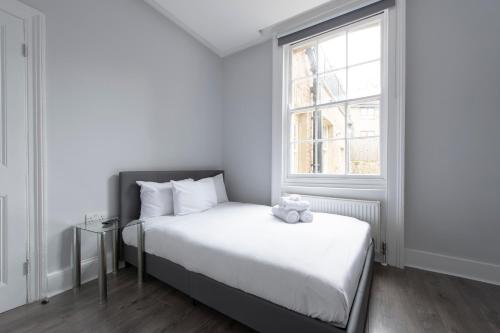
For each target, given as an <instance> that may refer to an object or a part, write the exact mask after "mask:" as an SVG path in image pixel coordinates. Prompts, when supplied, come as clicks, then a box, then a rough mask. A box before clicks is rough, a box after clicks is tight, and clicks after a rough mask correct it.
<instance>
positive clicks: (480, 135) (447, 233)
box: [405, 0, 500, 281]
mask: <svg viewBox="0 0 500 333" xmlns="http://www.w3.org/2000/svg"><path fill="white" fill-rule="evenodd" d="M407 5H408V8H407V10H408V18H407V86H406V88H407V105H406V221H405V223H406V246H407V247H409V248H412V249H417V250H424V251H429V252H434V253H440V254H445V255H451V256H456V257H461V258H468V259H472V260H479V261H485V262H489V263H493V264H497V265H500V248H499V244H500V131H499V125H500V107H499V92H500V34H499V31H500V21H499V20H498V13H500V2H499V1H488V0H481V1H467V0H459V1H458V0H440V1H432V0H419V1H407ZM498 272H499V273H500V267H499V269H498ZM499 276H500V275H499ZM499 279H500V277H499ZM499 281H500V280H499Z"/></svg>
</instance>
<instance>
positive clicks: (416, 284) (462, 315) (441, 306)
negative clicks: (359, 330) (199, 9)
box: [0, 265, 500, 333]
mask: <svg viewBox="0 0 500 333" xmlns="http://www.w3.org/2000/svg"><path fill="white" fill-rule="evenodd" d="M108 282H109V290H108V291H109V294H108V303H107V305H104V306H103V305H99V304H98V300H97V282H96V281H93V282H90V283H88V284H86V285H84V286H83V287H82V290H81V292H80V293H79V294H78V295H74V294H73V292H72V291H69V292H66V293H64V294H61V295H58V296H56V297H53V298H51V299H50V303H49V304H47V305H41V304H30V305H26V306H23V307H20V308H17V309H14V310H11V311H9V312H6V313H4V314H1V315H0V332H65V333H66V332H251V330H250V329H249V328H247V327H245V326H243V325H241V324H239V323H237V322H235V321H233V320H231V319H229V318H227V317H225V316H224V315H222V314H220V313H217V312H216V311H214V310H212V309H210V308H208V307H206V306H204V305H201V304H198V305H196V306H194V305H193V304H192V302H191V300H190V299H189V298H188V297H186V296H185V295H183V294H182V293H180V292H178V291H176V290H174V289H172V288H170V287H168V286H167V285H165V284H163V283H161V282H159V281H157V280H155V279H153V278H151V277H148V278H147V279H146V281H145V283H144V286H143V287H142V288H141V289H139V288H137V286H136V280H135V271H134V269H133V268H126V269H124V270H121V271H120V273H119V274H118V275H117V276H112V275H110V278H109V280H108ZM369 311H370V312H369V319H368V323H367V332H500V287H498V286H492V285H488V284H485V283H480V282H475V281H470V280H465V279H460V278H455V277H450V276H447V275H442V274H436V273H430V272H425V271H420V270H416V269H406V270H399V269H395V268H388V267H382V266H380V265H376V268H375V278H374V281H373V291H372V296H371V302H370V310H369Z"/></svg>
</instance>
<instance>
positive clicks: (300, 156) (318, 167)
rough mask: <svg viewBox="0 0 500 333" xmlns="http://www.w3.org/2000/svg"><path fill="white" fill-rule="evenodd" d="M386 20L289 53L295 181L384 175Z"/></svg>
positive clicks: (290, 145) (336, 33)
mask: <svg viewBox="0 0 500 333" xmlns="http://www.w3.org/2000/svg"><path fill="white" fill-rule="evenodd" d="M382 17H383V16H382V15H377V16H374V17H370V18H368V19H364V20H362V21H359V22H356V23H354V24H351V25H348V26H344V27H342V28H339V29H336V30H334V31H331V32H328V33H326V34H322V35H320V36H316V37H314V38H310V39H307V40H304V41H301V42H299V43H297V44H292V45H290V46H289V48H288V52H289V54H288V61H287V62H285V63H288V65H287V66H288V70H287V71H286V72H287V73H288V77H287V80H286V81H287V82H286V84H287V87H288V89H287V90H286V91H287V92H288V96H287V99H288V103H287V110H286V111H287V120H288V128H289V130H288V133H287V134H288V135H287V138H288V139H287V140H288V143H287V144H288V149H287V150H286V151H287V164H288V173H289V174H291V175H314V174H319V175H325V176H342V177H345V176H360V175H361V176H380V175H381V174H382V163H381V155H382V154H381V146H382V140H381V138H382V137H383V136H382V135H381V133H382V131H381V120H382V119H383V117H382V110H381V109H382V108H381V105H383V100H382V99H383V96H384V94H383V91H382V90H383V87H384V85H383V80H382V77H383V75H382V72H383V71H382V68H383V56H382V54H383V50H382V45H384V43H383V40H382V36H383V33H382V30H383V29H382V27H383V24H382V23H383V22H382V20H383V18H382Z"/></svg>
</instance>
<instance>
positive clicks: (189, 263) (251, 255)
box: [123, 202, 371, 327]
mask: <svg viewBox="0 0 500 333" xmlns="http://www.w3.org/2000/svg"><path fill="white" fill-rule="evenodd" d="M270 212H271V208H270V207H269V206H261V205H253V204H243V203H235V202H228V203H224V204H220V205H218V206H217V207H215V208H212V209H210V210H208V211H205V212H202V213H198V214H191V215H186V216H161V217H155V218H150V219H148V220H146V222H145V224H144V231H145V251H146V252H147V253H150V254H153V255H156V256H159V257H162V258H166V259H168V260H170V261H172V262H174V263H177V264H179V265H181V266H183V267H185V268H186V269H188V270H190V271H192V272H196V273H201V274H203V275H205V276H208V277H210V278H212V279H214V280H217V281H219V282H222V283H224V284H226V285H228V286H231V287H234V288H237V289H240V290H243V291H245V292H247V293H250V294H253V295H256V296H259V297H261V298H264V299H266V300H268V301H271V302H273V303H275V304H278V305H281V306H283V307H286V308H288V309H291V310H293V311H297V312H299V313H302V314H304V315H308V316H311V317H313V318H318V319H321V320H323V321H327V322H332V323H334V324H336V325H338V326H342V327H345V325H346V323H347V320H348V317H349V312H350V309H351V306H352V303H353V300H354V296H355V294H356V290H357V286H358V282H359V279H360V276H361V273H362V270H363V265H364V261H365V258H366V253H367V250H368V248H369V246H370V243H371V236H370V227H369V225H368V223H366V222H362V221H359V220H357V219H354V218H350V217H345V216H340V215H332V214H322V213H314V221H313V222H312V223H300V224H286V223H284V222H282V221H280V220H278V219H277V218H275V217H274V216H273V215H271V213H270ZM136 235H137V234H136V231H135V227H130V228H125V229H124V231H123V240H124V242H125V243H126V244H127V245H132V246H137V236H136Z"/></svg>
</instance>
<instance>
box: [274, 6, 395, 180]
mask: <svg viewBox="0 0 500 333" xmlns="http://www.w3.org/2000/svg"><path fill="white" fill-rule="evenodd" d="M387 15H388V14H387V11H384V12H383V13H381V14H378V15H374V17H377V16H378V17H380V19H381V42H382V45H381V55H380V62H381V72H380V74H381V78H380V79H381V87H380V88H381V94H380V175H349V174H345V175H332V174H314V173H311V174H298V173H292V172H291V168H290V162H291V161H290V142H291V140H290V139H291V138H290V128H291V127H290V126H291V114H292V112H291V111H290V106H289V104H290V96H291V89H292V85H291V82H292V80H291V75H292V74H291V65H290V61H291V49H292V48H295V47H298V46H300V45H304V44H307V43H310V41H311V39H305V40H303V41H300V42H298V43H295V44H291V45H284V46H283V47H282V53H283V84H282V87H283V89H282V90H283V92H282V94H283V100H284V101H285V103H283V105H282V108H283V110H282V112H283V113H284V118H285V121H284V122H283V128H282V131H283V140H282V151H283V163H282V171H281V173H282V175H283V180H282V182H283V183H284V184H286V185H295V186H297V185H312V186H321V185H327V186H331V185H343V186H345V185H355V186H369V187H374V188H379V187H383V186H385V184H386V179H387V163H386V161H387V114H388V112H387V97H388V96H387V90H388V89H387V82H388V68H387V61H388V52H387V21H388V19H387ZM367 19H368V20H369V19H370V18H367ZM367 19H363V20H360V21H358V22H354V23H351V24H347V25H345V26H342V27H339V28H338V29H344V28H346V27H351V28H356V27H357V26H359V25H363V24H366V20H367ZM338 29H335V30H332V31H330V32H327V33H324V34H322V35H320V36H317V37H319V38H328V36H329V35H333V34H336V33H338ZM314 38H315V37H314ZM376 96H378V95H376ZM368 98H370V96H367V97H363V98H362V99H360V100H365V99H368ZM352 100H355V99H351V100H349V99H346V100H345V101H342V102H341V103H348V102H350V101H352ZM314 107H316V106H312V107H307V108H304V109H311V108H314ZM346 158H347V156H346ZM346 162H347V161H346Z"/></svg>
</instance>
